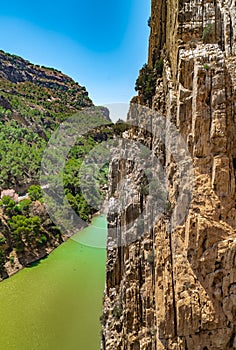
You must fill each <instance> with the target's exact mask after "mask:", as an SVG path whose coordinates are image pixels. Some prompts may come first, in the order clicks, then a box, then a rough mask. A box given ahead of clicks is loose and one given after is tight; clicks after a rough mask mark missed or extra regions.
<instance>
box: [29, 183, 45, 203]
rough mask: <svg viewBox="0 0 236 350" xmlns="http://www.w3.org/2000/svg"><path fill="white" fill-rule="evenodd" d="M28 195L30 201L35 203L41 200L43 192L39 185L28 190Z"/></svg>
mask: <svg viewBox="0 0 236 350" xmlns="http://www.w3.org/2000/svg"><path fill="white" fill-rule="evenodd" d="M28 195H29V198H30V199H31V200H32V201H37V200H39V199H41V198H42V196H43V192H42V189H41V187H40V186H39V185H32V186H30V187H29V189H28Z"/></svg>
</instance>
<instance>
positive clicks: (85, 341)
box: [0, 216, 106, 350]
mask: <svg viewBox="0 0 236 350" xmlns="http://www.w3.org/2000/svg"><path fill="white" fill-rule="evenodd" d="M86 237H87V240H88V241H87V242H86ZM81 239H82V241H83V243H85V244H86V243H87V244H89V245H93V243H95V244H94V245H93V246H103V247H104V246H105V240H106V218H105V216H99V217H95V218H94V219H93V222H92V225H91V226H90V227H88V228H86V229H84V230H82V231H81V232H80V233H78V234H76V235H75V236H73V238H72V239H69V240H68V241H67V242H65V243H63V244H62V245H61V246H60V247H58V248H57V249H55V250H54V251H53V252H52V253H51V254H50V255H49V256H48V257H47V258H46V259H43V260H41V261H40V262H38V263H35V264H34V265H33V266H32V267H29V268H25V269H24V270H22V271H20V272H18V273H17V274H15V275H14V276H12V277H10V278H9V279H7V280H5V281H3V282H1V283H0V349H1V350H13V349H14V350H99V349H100V329H101V326H100V321H99V317H100V315H101V310H102V297H103V291H104V285H105V265H106V263H105V261H106V250H105V248H92V247H91V246H86V245H84V244H81V243H79V242H80V241H81ZM78 241H79V242H78Z"/></svg>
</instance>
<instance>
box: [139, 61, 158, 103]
mask: <svg viewBox="0 0 236 350" xmlns="http://www.w3.org/2000/svg"><path fill="white" fill-rule="evenodd" d="M162 72H163V61H162V60H161V59H159V60H157V61H156V63H155V66H154V68H151V67H150V66H148V65H147V64H144V66H143V68H142V69H141V70H140V73H139V77H138V79H137V80H136V84H135V90H136V91H139V93H140V95H142V97H143V98H144V102H149V106H151V101H152V97H153V95H154V94H155V91H156V80H157V77H158V76H159V77H160V76H161V75H162Z"/></svg>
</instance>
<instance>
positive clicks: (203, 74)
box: [102, 0, 236, 350]
mask: <svg viewBox="0 0 236 350" xmlns="http://www.w3.org/2000/svg"><path fill="white" fill-rule="evenodd" d="M235 12H236V6H235V2H233V1H231V0H226V1H222V0H215V1H212V0H188V1H182V0H179V1H177V0H165V1H164V0H152V13H151V21H150V23H151V34H150V44H149V60H148V67H149V71H148V74H152V71H153V74H154V76H155V77H156V81H155V86H154V88H155V89H154V93H153V94H152V96H151V100H150V96H148V98H145V89H142V87H140V89H139V96H138V98H136V99H135V100H134V101H135V102H138V103H140V104H145V105H147V106H151V108H152V111H156V113H152V111H151V110H149V109H148V110H147V111H146V113H138V110H139V107H138V106H133V107H131V110H130V113H129V121H130V122H131V124H135V125H136V123H137V116H138V119H139V120H138V123H139V128H137V127H135V128H133V129H132V130H131V131H130V132H129V133H127V134H126V138H128V139H133V140H138V141H139V142H140V143H143V144H145V145H146V146H147V147H148V148H149V149H150V150H151V152H153V153H154V154H155V156H157V157H158V159H159V160H160V163H161V165H162V167H163V169H164V171H165V174H166V186H167V192H168V198H167V201H166V207H165V209H164V210H163V212H162V214H161V215H160V216H159V217H158V218H157V220H156V221H155V223H154V225H150V223H149V222H147V221H148V220H149V219H150V217H148V216H142V224H141V225H136V224H134V225H133V226H132V227H131V226H130V225H129V224H130V223H132V222H133V223H135V218H137V217H138V216H141V215H142V214H141V213H142V212H143V210H144V207H145V208H146V210H147V213H148V212H151V211H152V207H153V201H151V200H150V199H149V198H148V197H149V196H148V193H146V192H145V191H142V189H143V187H142V186H143V182H144V180H143V177H144V176H143V173H142V171H141V169H140V165H134V164H131V162H129V161H125V160H124V159H126V158H125V156H124V152H123V154H122V151H120V153H121V158H122V157H123V159H119V157H118V155H117V156H114V158H113V161H112V166H111V186H110V187H111V189H110V192H111V193H110V194H111V200H110V209H109V214H108V221H109V232H110V233H109V237H108V256H107V282H106V290H105V297H104V313H103V318H102V322H103V332H102V349H106V350H111V349H112V350H114V349H120V350H121V349H124V350H125V349H129V350H131V349H132V350H138V349H140V350H154V349H171V350H172V349H176V350H177V349H178V350H187V349H189V350H190V349H191V350H229V349H236V192H235V182H236V181H235V179H236V137H235V132H236V73H235V72H236V26H235V21H236V13H235ZM160 61H161V62H163V68H162V71H161V72H160V70H159V71H158V74H157V71H156V70H157V63H159V62H160ZM157 113H159V114H160V115H163V116H164V117H165V123H166V124H165V126H166V128H165V126H164V129H165V135H160V134H161V133H160V130H159V131H158V123H156V121H157V119H158V117H157ZM170 123H172V124H173V125H174V126H175V128H176V130H177V131H178V133H179V134H181V135H182V137H183V140H184V142H185V144H186V146H187V149H188V152H189V153H190V155H191V159H192V166H193V180H194V185H193V188H192V191H191V201H190V206H189V208H188V210H187V212H186V217H185V218H184V220H183V222H180V221H179V222H178V220H176V217H177V216H174V213H175V214H176V208H177V206H178V201H179V199H180V198H182V199H183V198H184V197H183V196H184V187H183V188H181V177H182V174H181V171H180V167H179V166H178V160H177V157H176V156H175V155H173V152H172V148H171V145H170V144H171V142H172V141H171V140H170V137H168V136H169V135H168V130H167V129H168V125H170ZM160 125H161V124H160V123H159V128H160ZM161 128H162V130H163V125H162V127H161ZM163 137H164V141H163ZM177 151H179V153H181V152H182V149H179V150H177ZM124 177H125V178H126V183H127V181H128V183H129V184H130V188H131V189H132V191H133V192H132V194H131V190H129V191H127V190H126V191H125V197H126V201H125V203H126V204H125V207H124V209H123V210H120V211H119V210H117V209H116V208H115V207H114V201H115V200H116V199H117V198H119V195H120V194H121V193H122V186H124V185H123V183H122V181H120V180H121V179H122V178H124ZM182 178H183V177H182ZM123 195H124V193H123ZM183 202H184V201H183V200H182V203H183ZM128 231H129V235H130V231H132V235H133V237H135V236H136V237H137V240H135V239H132V240H131V243H129V242H128V240H127V241H126V244H125V243H124V244H119V243H120V242H119V241H118V240H121V238H120V237H125V236H126V234H127V232H128ZM140 237H141V238H140Z"/></svg>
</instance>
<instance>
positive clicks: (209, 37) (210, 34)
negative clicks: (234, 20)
mask: <svg viewBox="0 0 236 350" xmlns="http://www.w3.org/2000/svg"><path fill="white" fill-rule="evenodd" d="M202 40H203V42H204V44H207V43H213V42H214V41H215V23H210V24H208V25H207V26H206V27H205V28H204V29H203V32H202Z"/></svg>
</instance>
